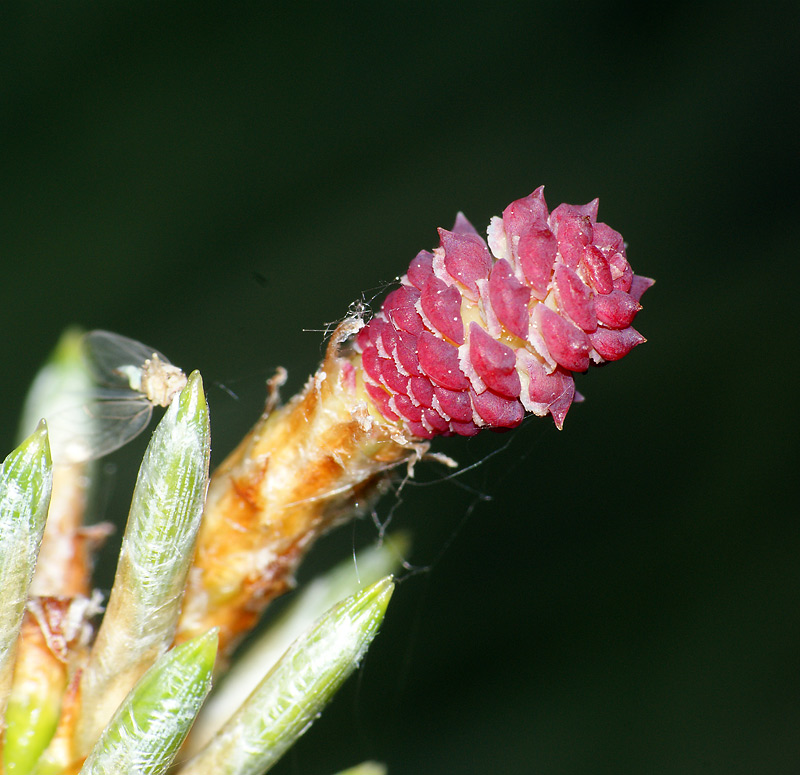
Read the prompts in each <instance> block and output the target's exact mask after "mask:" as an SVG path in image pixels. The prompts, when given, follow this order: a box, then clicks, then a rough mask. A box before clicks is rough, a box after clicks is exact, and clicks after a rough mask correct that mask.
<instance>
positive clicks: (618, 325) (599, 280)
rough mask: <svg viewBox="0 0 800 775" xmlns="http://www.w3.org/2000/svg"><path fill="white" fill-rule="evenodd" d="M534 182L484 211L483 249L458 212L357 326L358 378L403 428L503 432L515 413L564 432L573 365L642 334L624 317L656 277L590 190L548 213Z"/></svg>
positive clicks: (425, 433) (615, 353)
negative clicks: (601, 219) (498, 211)
mask: <svg viewBox="0 0 800 775" xmlns="http://www.w3.org/2000/svg"><path fill="white" fill-rule="evenodd" d="M543 191H544V187H543V186H541V187H539V188H537V189H536V191H534V192H533V193H532V194H531V195H530V196H528V197H526V198H524V199H518V200H517V201H516V202H512V203H511V204H510V205H509V206H508V207H507V208H506V209H505V210H504V211H503V217H502V219H501V218H496V217H495V218H492V220H491V223H490V224H489V229H488V238H489V239H488V245H487V243H486V241H485V240H484V239H483V238H482V237H481V236H480V235H479V234H478V232H477V231H476V230H475V229H474V228H473V226H472V225H471V224H470V223H469V221H467V219H466V218H465V217H464V216H463V215H462V214H460V213H459V215H458V217H457V218H456V222H455V225H454V226H453V230H452V231H446V230H445V229H439V237H440V244H439V247H438V248H436V249H435V250H434V251H433V253H430V252H428V251H426V250H423V251H421V252H420V253H418V254H417V256H416V258H414V260H413V261H412V262H411V266H409V268H408V273H407V274H405V275H404V276H403V277H402V278H401V285H400V287H399V288H397V289H396V290H394V291H392V292H391V293H390V294H389V295H388V296H387V298H386V300H385V301H384V303H383V307H382V308H381V310H380V312H378V313H377V314H376V315H375V317H374V318H373V319H372V320H371V321H370V322H369V323H368V324H367V325H366V326H365V327H364V328H362V329H361V331H359V333H358V336H357V338H356V340H355V342H354V349H355V351H356V353H357V354H358V353H360V356H361V364H362V369H361V379H360V380H359V387H362V386H363V390H364V391H365V393H366V394H367V396H368V397H369V399H370V401H369V403H370V404H371V406H372V408H374V409H375V410H376V411H377V413H379V414H380V415H381V416H382V417H383V418H384V419H386V420H389V421H391V422H393V423H396V424H397V425H399V426H400V427H401V428H403V430H404V431H406V432H407V433H408V434H410V435H411V436H416V437H418V438H423V439H428V438H432V437H433V436H437V435H452V434H459V435H462V436H471V435H473V434H475V433H477V432H478V430H480V429H481V428H485V427H490V428H513V427H515V426H516V425H519V423H520V422H522V419H523V417H524V416H525V413H526V412H531V413H533V414H537V415H541V416H543V415H546V414H550V415H552V417H553V420H554V421H555V424H556V426H557V427H558V428H561V427H562V426H563V423H564V418H565V417H566V414H567V411H568V410H569V407H570V405H571V404H572V402H573V401H574V400H575V399H576V392H575V383H574V380H573V376H572V375H573V372H583V371H586V370H587V369H588V368H589V365H590V364H591V363H595V364H600V363H604V362H606V361H615V360H619V359H620V358H622V357H623V356H624V355H627V353H629V352H630V351H631V350H632V349H633V348H634V347H635V346H636V345H638V344H641V343H642V342H644V341H645V339H644V337H643V336H642V335H641V334H639V332H638V331H636V330H635V329H634V328H633V327H632V326H631V324H632V323H633V319H634V317H635V316H636V313H637V312H638V311H639V310H640V309H641V305H640V304H639V300H640V299H641V296H642V294H643V293H644V292H645V291H646V290H647V288H649V287H650V286H651V285H652V284H653V281H652V280H650V279H648V278H646V277H640V276H638V275H635V274H634V273H633V270H632V269H631V267H630V264H629V263H628V260H627V258H626V255H625V244H624V243H623V240H622V236H621V235H620V234H619V233H618V232H616V231H614V229H612V228H610V227H609V226H607V225H606V224H604V223H598V222H597V199H595V200H594V201H592V202H589V204H586V205H581V206H576V205H568V204H562V205H559V206H558V207H556V208H555V210H553V212H552V213H551V212H549V211H548V209H547V204H546V202H545V200H544V193H543ZM490 249H491V253H490ZM356 371H357V372H358V371H359V370H358V369H356Z"/></svg>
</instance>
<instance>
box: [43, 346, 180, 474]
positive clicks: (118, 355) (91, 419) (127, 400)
mask: <svg viewBox="0 0 800 775" xmlns="http://www.w3.org/2000/svg"><path fill="white" fill-rule="evenodd" d="M81 345H82V349H83V356H84V361H85V364H86V367H87V370H88V373H89V376H90V378H91V381H92V383H93V384H92V387H91V388H90V390H89V392H88V395H87V396H86V400H82V401H81V402H80V403H79V404H77V405H76V406H74V407H72V408H70V409H66V410H64V411H62V412H59V413H58V414H57V415H56V416H54V417H53V418H52V420H51V421H49V425H50V432H51V435H52V437H53V442H54V443H53V456H54V459H55V461H56V462H58V463H80V462H85V461H88V460H95V459H97V458H100V457H103V456H104V455H107V454H109V453H110V452H113V451H114V450H115V449H119V447H121V446H123V445H124V444H127V443H128V442H129V441H131V439H134V438H135V437H136V436H138V435H139V434H140V433H141V432H142V431H143V430H144V429H145V427H146V426H147V423H148V422H149V421H150V417H151V416H152V414H153V407H154V406H169V405H170V404H171V403H172V399H173V398H174V397H175V396H176V395H177V394H178V393H179V392H180V391H181V390H182V389H183V387H184V385H185V384H186V375H185V374H184V373H183V372H182V371H181V370H180V369H179V368H178V367H177V366H173V365H172V364H171V363H170V362H169V361H168V360H167V359H166V358H165V357H164V356H163V355H162V354H161V353H160V352H158V351H157V350H154V349H153V348H152V347H148V346H147V345H144V344H142V343H141V342H137V341H136V340H134V339H128V337H125V336H121V335H120V334H114V333H112V332H110V331H89V332H88V333H86V334H84V335H83V339H82V342H81Z"/></svg>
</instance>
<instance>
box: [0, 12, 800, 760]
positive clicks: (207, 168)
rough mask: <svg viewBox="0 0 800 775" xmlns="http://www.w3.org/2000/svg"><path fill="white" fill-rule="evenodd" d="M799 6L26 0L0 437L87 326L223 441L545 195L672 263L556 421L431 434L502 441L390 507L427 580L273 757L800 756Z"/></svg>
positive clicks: (9, 89)
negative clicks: (460, 251)
mask: <svg viewBox="0 0 800 775" xmlns="http://www.w3.org/2000/svg"><path fill="white" fill-rule="evenodd" d="M799 16H800V14H798V7H797V4H796V3H786V4H781V3H761V4H743V3H721V2H711V3H666V4H663V3H649V4H640V3H635V2H627V3H626V2H602V1H599V0H598V1H596V2H572V3H563V4H559V3H546V4H545V3H535V2H529V3H516V4H512V3H502V2H501V3H488V2H487V3H483V4H476V3H472V2H464V3H460V4H455V3H454V4H447V3H432V4H431V3H429V4H425V3H419V4H415V3H391V4H390V3H348V4H344V3H341V4H339V3H333V4H328V5H324V6H323V5H320V6H316V5H314V4H305V3H298V4H292V5H289V4H286V5H285V6H281V7H279V8H276V7H273V5H272V4H270V3H267V2H259V3H228V2H218V3H188V2H187V3H175V2H171V3H170V2H167V3H155V2H139V3H123V2H117V3H112V2H107V3H97V2H71V3H35V2H30V3H4V4H3V6H2V8H1V9H0V165H1V166H0V255H1V256H2V269H3V271H2V280H1V281H0V282H2V286H0V287H1V288H2V290H1V291H0V319H1V320H2V324H3V332H4V337H3V364H4V365H3V369H2V372H3V380H2V397H3V401H2V417H1V418H0V441H2V449H4V450H9V449H10V448H11V445H12V443H13V438H14V435H15V422H16V419H15V418H16V414H17V412H18V408H19V406H20V404H21V401H22V399H23V396H24V393H25V390H26V388H27V385H28V383H29V381H30V379H31V378H32V376H33V374H34V372H35V369H36V368H37V365H38V364H39V363H40V362H41V361H42V360H43V359H44V358H45V357H46V355H47V353H48V352H49V350H50V349H51V348H52V346H53V345H54V343H55V341H56V339H57V337H58V335H59V333H60V331H61V330H62V328H63V327H64V326H65V325H67V324H69V323H79V324H81V325H83V326H86V327H101V328H108V329H112V330H116V331H119V332H121V333H124V334H127V335H129V336H133V337H135V338H137V339H140V340H142V341H145V342H147V343H149V344H152V345H153V346H155V347H158V348H159V349H161V350H162V351H163V352H165V353H167V354H168V355H169V356H170V357H171V358H172V360H174V361H175V362H176V363H179V364H180V365H182V366H184V367H186V368H199V369H200V370H201V371H202V373H203V375H204V378H205V381H206V386H207V390H208V393H209V400H210V402H211V407H212V413H213V414H212V418H213V419H212V422H213V429H214V430H213V433H214V435H213V439H214V457H215V460H217V461H219V460H221V457H222V456H223V455H224V454H225V452H226V451H227V450H229V449H230V448H231V447H232V446H233V444H234V443H235V441H236V439H237V437H238V436H240V435H241V434H242V433H244V431H245V430H246V429H247V428H248V427H249V426H250V424H251V423H252V422H253V421H254V420H255V418H256V416H257V415H258V413H259V411H260V409H261V406H262V401H263V396H264V380H265V379H266V378H267V377H268V376H270V375H271V373H272V371H273V369H274V368H275V367H276V366H277V365H279V364H280V365H284V366H286V367H288V368H289V370H290V374H291V379H290V385H289V387H290V388H293V389H297V388H299V386H300V385H301V384H302V382H303V381H304V380H305V377H306V376H307V374H308V373H310V372H311V371H312V370H313V369H314V368H315V365H316V363H317V361H318V359H319V356H320V353H321V348H322V344H321V342H322V335H321V334H320V333H318V330H319V329H323V328H324V327H325V324H326V323H328V322H330V321H334V320H336V319H337V318H339V317H341V316H342V315H343V314H344V313H345V311H346V309H347V307H348V304H349V303H350V302H351V301H353V300H355V299H358V298H359V296H360V294H361V293H362V292H363V293H364V295H365V297H366V298H368V299H369V298H372V297H373V296H374V295H375V294H377V293H380V292H381V289H382V288H384V287H385V283H387V282H389V281H391V280H392V279H393V278H394V277H395V276H397V275H399V274H402V273H403V272H404V271H405V267H406V266H407V262H408V261H409V260H410V258H411V257H413V256H414V254H415V253H416V252H417V251H418V250H419V249H421V248H431V247H433V246H435V244H436V232H435V228H436V227H437V226H446V227H447V226H450V225H451V223H452V219H453V216H454V214H455V212H456V211H457V210H459V209H461V210H464V211H465V212H466V214H467V215H468V217H470V218H471V219H472V220H473V221H474V222H475V224H476V225H477V226H479V227H480V228H484V227H485V225H486V224H487V222H488V219H489V217H490V216H491V215H493V214H497V213H499V212H500V211H501V210H502V208H503V207H504V206H505V205H506V204H507V203H508V202H510V201H511V200H512V199H515V198H518V197H521V196H525V195H527V194H528V193H530V191H531V190H533V188H535V187H536V186H538V185H539V184H541V183H545V184H546V185H547V197H548V201H549V203H550V205H551V206H555V205H556V204H558V203H559V202H561V201H568V202H573V203H582V202H585V201H587V200H589V199H591V198H593V197H595V196H599V197H600V217H601V220H605V221H607V222H608V223H610V224H611V225H612V226H613V227H615V228H617V229H618V230H620V231H621V232H622V233H623V234H624V236H625V238H626V240H627V241H628V243H629V257H630V260H631V263H632V264H633V266H634V268H635V269H636V271H637V272H639V273H640V274H645V275H649V276H652V277H655V278H657V280H658V284H657V285H656V286H655V288H654V289H653V290H651V291H650V292H649V293H648V294H647V296H645V310H644V311H643V312H642V313H641V315H640V317H639V319H638V327H639V328H640V330H641V331H642V332H643V333H644V334H645V336H647V337H648V339H649V342H648V343H647V344H646V345H645V346H643V347H641V348H639V349H638V350H636V351H635V352H634V353H633V354H632V355H631V356H630V357H629V358H627V359H626V360H625V361H623V362H622V363H618V364H614V365H612V366H611V367H610V368H607V369H603V370H601V371H594V372H592V373H591V374H590V375H588V376H587V377H586V378H584V379H581V380H580V385H579V387H580V389H581V390H582V391H583V392H584V393H585V394H586V396H587V401H586V403H584V404H583V405H581V406H576V407H574V408H573V409H572V411H571V412H570V416H569V418H568V420H567V424H566V429H565V430H564V432H563V433H558V432H557V431H555V429H554V428H553V427H552V423H550V421H549V420H538V419H532V420H530V421H528V422H526V423H525V424H524V425H523V427H522V428H521V429H518V430H517V431H515V432H513V433H510V434H507V435H502V436H498V435H495V434H492V433H487V434H484V435H483V436H481V437H479V438H477V439H474V440H470V441H465V440H449V441H447V442H443V443H441V444H439V445H438V447H437V448H438V449H440V450H444V451H447V452H448V453H449V454H451V455H453V456H455V457H457V458H458V459H459V461H461V462H462V463H464V464H469V463H473V462H476V461H481V460H484V459H485V462H484V463H483V465H481V466H479V467H477V468H476V469H474V470H472V471H469V472H468V473H466V474H464V475H463V476H462V477H461V478H459V479H457V480H454V481H449V482H443V483H439V484H426V485H425V486H408V487H407V488H406V489H405V491H404V492H403V494H402V503H400V505H399V506H397V507H396V508H395V509H394V510H393V511H392V507H393V505H395V504H396V502H397V501H396V499H393V498H391V497H390V498H388V499H387V500H385V501H384V502H382V504H381V505H380V507H379V516H380V517H381V518H382V519H386V518H387V517H388V516H389V514H390V512H391V513H392V519H393V525H396V526H398V527H403V528H406V529H409V530H411V531H413V532H414V534H415V536H416V546H415V550H414V552H413V555H412V556H411V558H410V559H411V561H412V562H413V563H415V564H416V565H419V566H424V567H427V568H429V570H428V572H426V573H422V574H417V575H413V576H411V577H409V578H407V580H406V581H405V582H404V583H401V584H400V586H399V587H398V590H397V592H396V595H395V599H394V601H393V603H392V608H391V609H390V613H389V616H388V620H387V622H386V625H385V627H384V629H383V632H382V634H381V635H380V637H379V639H378V640H377V641H376V643H375V645H374V647H373V649H372V650H371V651H370V654H369V657H368V659H367V660H366V663H365V668H364V669H363V670H362V671H361V672H360V674H359V676H358V677H357V678H356V679H352V680H351V682H350V683H349V684H348V686H347V687H346V689H345V690H344V691H343V693H342V695H341V696H340V697H339V698H337V700H336V702H335V703H334V704H333V706H331V708H329V710H328V711H327V712H326V713H325V714H324V716H323V718H322V719H321V720H320V722H319V723H318V724H317V725H316V726H315V727H314V729H313V730H312V731H311V732H310V733H309V734H308V735H307V736H306V738H304V739H303V741H302V742H301V743H300V744H299V745H298V746H297V748H296V749H295V751H293V753H292V754H290V755H289V757H287V759H286V760H285V761H284V762H283V763H281V765H279V767H278V768H277V769H276V770H275V771H276V772H280V773H303V774H304V775H325V773H332V772H333V771H334V770H336V769H337V768H340V767H344V766H346V765H348V764H352V763H355V762H356V761H359V760H361V759H364V758H368V757H374V758H377V759H380V760H383V761H387V762H388V763H389V764H390V773H391V775H404V774H410V773H475V774H476V775H478V774H480V775H484V774H485V773H561V774H563V773H576V775H577V774H579V773H580V774H581V775H587V774H589V773H621V772H623V773H625V772H631V773H754V772H769V773H797V772H800V610H798V608H799V606H800V522H799V521H798V517H797V514H796V513H795V512H796V511H797V507H796V506H795V507H792V505H791V504H792V503H796V501H797V498H796V497H792V495H793V492H792V490H790V485H791V487H792V488H793V487H794V486H795V485H794V484H792V483H790V477H792V474H791V471H792V470H795V471H797V468H798V465H797V462H798V456H797V446H798V445H797V441H796V433H797V422H796V410H795V406H796V398H795V392H796V388H795V380H794V379H789V372H791V371H793V370H795V369H796V365H795V364H796V360H797V352H796V351H797V330H798V324H797V313H796V310H797V307H798V305H797V302H796V294H797V266H798V227H799V226H800V220H799V219H798V217H797V211H798V186H797V180H798V173H799V172H800V170H799V169H798V127H797V125H796V124H794V125H793V124H792V120H791V115H792V112H793V110H794V109H795V108H796V105H797V100H798V94H799V93H800V88H799V87H800V83H799V81H800V77H798V73H799V72H800V68H798V56H797V50H798V47H799V46H800V42H799V41H798V39H797V38H798V36H797V34H796V32H797V30H798V29H800V18H798V17H799ZM219 383H223V384H224V385H226V386H227V387H228V388H229V389H230V390H232V391H234V392H235V393H236V394H237V395H238V396H239V400H234V399H233V398H231V397H230V396H229V394H228V393H227V392H225V391H224V390H223V389H221V388H220V387H219V386H218V385H219ZM144 443H145V439H144V438H142V439H139V440H137V443H135V444H134V445H132V447H133V448H132V449H129V450H128V449H126V450H124V451H123V452H122V453H120V454H119V455H117V456H116V457H114V458H113V459H112V461H114V463H115V470H116V473H113V472H112V474H111V475H109V477H108V479H107V482H108V483H107V499H106V500H105V501H104V502H105V504H106V506H105V511H104V513H103V514H102V515H101V516H104V517H107V518H115V519H122V518H124V516H125V510H126V503H127V499H128V497H129V492H130V490H131V487H132V482H133V479H134V476H135V471H136V463H135V461H136V457H137V455H141V452H142V449H143V445H144ZM506 445H507V446H506ZM501 448H502V449H501ZM498 450H499V452H498V454H496V455H494V456H492V457H490V458H489V459H486V458H487V456H489V455H491V453H492V452H494V451H498ZM418 473H419V478H420V480H421V481H422V482H425V483H430V482H434V481H435V480H436V479H438V478H440V477H441V475H442V472H441V471H440V470H439V469H438V468H437V467H435V466H434V465H426V466H423V467H421V468H420V470H419V472H418ZM374 534H375V528H374V527H373V526H372V524H371V523H370V522H369V521H368V520H367V521H363V522H360V523H358V524H357V525H356V527H355V530H351V529H349V528H344V529H342V530H340V531H339V533H338V534H336V535H333V536H331V537H330V538H328V539H326V540H325V541H324V542H323V543H322V544H321V545H320V546H319V547H318V550H317V551H316V552H315V554H314V557H313V558H312V562H313V563H317V564H323V563H325V562H328V561H330V558H335V557H339V558H342V557H346V556H347V555H348V552H349V551H350V548H351V544H352V542H353V540H356V541H357V542H365V541H368V540H369V539H370V538H372V537H374ZM354 536H355V538H354ZM101 583H104V582H103V581H102V579H101ZM105 583H107V578H106V580H105Z"/></svg>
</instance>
